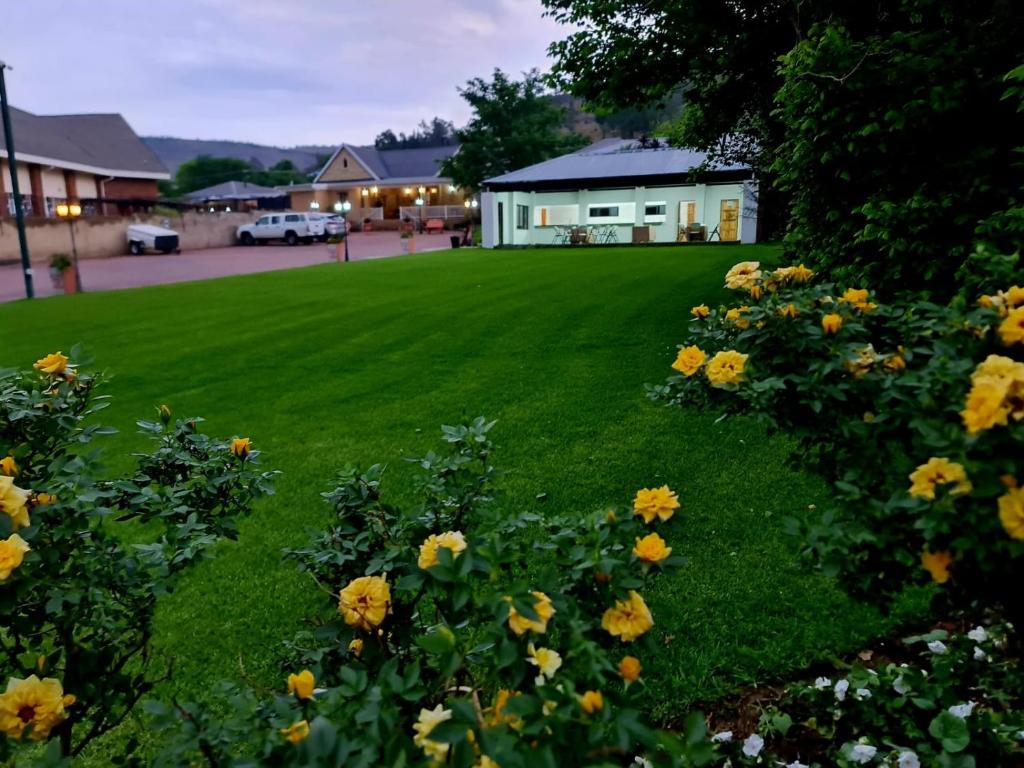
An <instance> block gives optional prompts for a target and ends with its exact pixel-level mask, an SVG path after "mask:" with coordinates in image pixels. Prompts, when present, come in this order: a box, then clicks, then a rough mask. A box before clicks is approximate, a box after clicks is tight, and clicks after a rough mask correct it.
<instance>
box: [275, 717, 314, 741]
mask: <svg viewBox="0 0 1024 768" xmlns="http://www.w3.org/2000/svg"><path fill="white" fill-rule="evenodd" d="M281 735H282V736H284V737H285V738H286V739H287V740H288V741H290V742H291V743H292V744H298V743H299V742H300V741H302V740H304V739H305V738H306V737H307V736H309V721H308V720H299V722H297V723H292V724H291V725H289V726H288V727H286V728H282V729H281Z"/></svg>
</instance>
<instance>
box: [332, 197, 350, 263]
mask: <svg viewBox="0 0 1024 768" xmlns="http://www.w3.org/2000/svg"><path fill="white" fill-rule="evenodd" d="M351 210H352V203H350V202H349V201H348V200H339V201H338V202H336V203H335V204H334V212H335V213H340V214H341V221H342V226H343V227H344V231H345V234H344V235H342V239H343V240H344V241H345V261H348V212H349V211H351Z"/></svg>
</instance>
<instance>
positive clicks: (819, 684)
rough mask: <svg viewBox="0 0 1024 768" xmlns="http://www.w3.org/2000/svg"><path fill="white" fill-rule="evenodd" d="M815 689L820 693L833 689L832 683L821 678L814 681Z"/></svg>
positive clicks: (825, 678)
mask: <svg viewBox="0 0 1024 768" xmlns="http://www.w3.org/2000/svg"><path fill="white" fill-rule="evenodd" d="M814 687H815V688H817V689H818V690H819V691H824V690H825V689H826V688H831V687H832V681H831V680H829V679H828V678H827V677H819V678H817V679H816V680H815V681H814Z"/></svg>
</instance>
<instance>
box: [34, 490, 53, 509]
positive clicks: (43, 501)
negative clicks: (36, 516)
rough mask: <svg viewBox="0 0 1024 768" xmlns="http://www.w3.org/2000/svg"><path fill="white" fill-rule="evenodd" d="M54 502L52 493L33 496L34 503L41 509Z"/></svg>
mask: <svg viewBox="0 0 1024 768" xmlns="http://www.w3.org/2000/svg"><path fill="white" fill-rule="evenodd" d="M30 500H31V499H30ZM56 501H57V497H56V496H54V495H53V494H52V493H37V494H36V496H35V500H34V503H35V504H38V505H39V506H41V507H42V506H45V505H47V504H54V503H56Z"/></svg>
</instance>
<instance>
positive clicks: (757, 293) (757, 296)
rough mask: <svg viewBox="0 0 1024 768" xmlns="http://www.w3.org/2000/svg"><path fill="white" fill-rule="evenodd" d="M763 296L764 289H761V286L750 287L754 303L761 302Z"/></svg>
mask: <svg viewBox="0 0 1024 768" xmlns="http://www.w3.org/2000/svg"><path fill="white" fill-rule="evenodd" d="M761 294H762V289H761V286H760V285H752V286H750V298H752V299H753V300H754V301H760V300H761Z"/></svg>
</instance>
